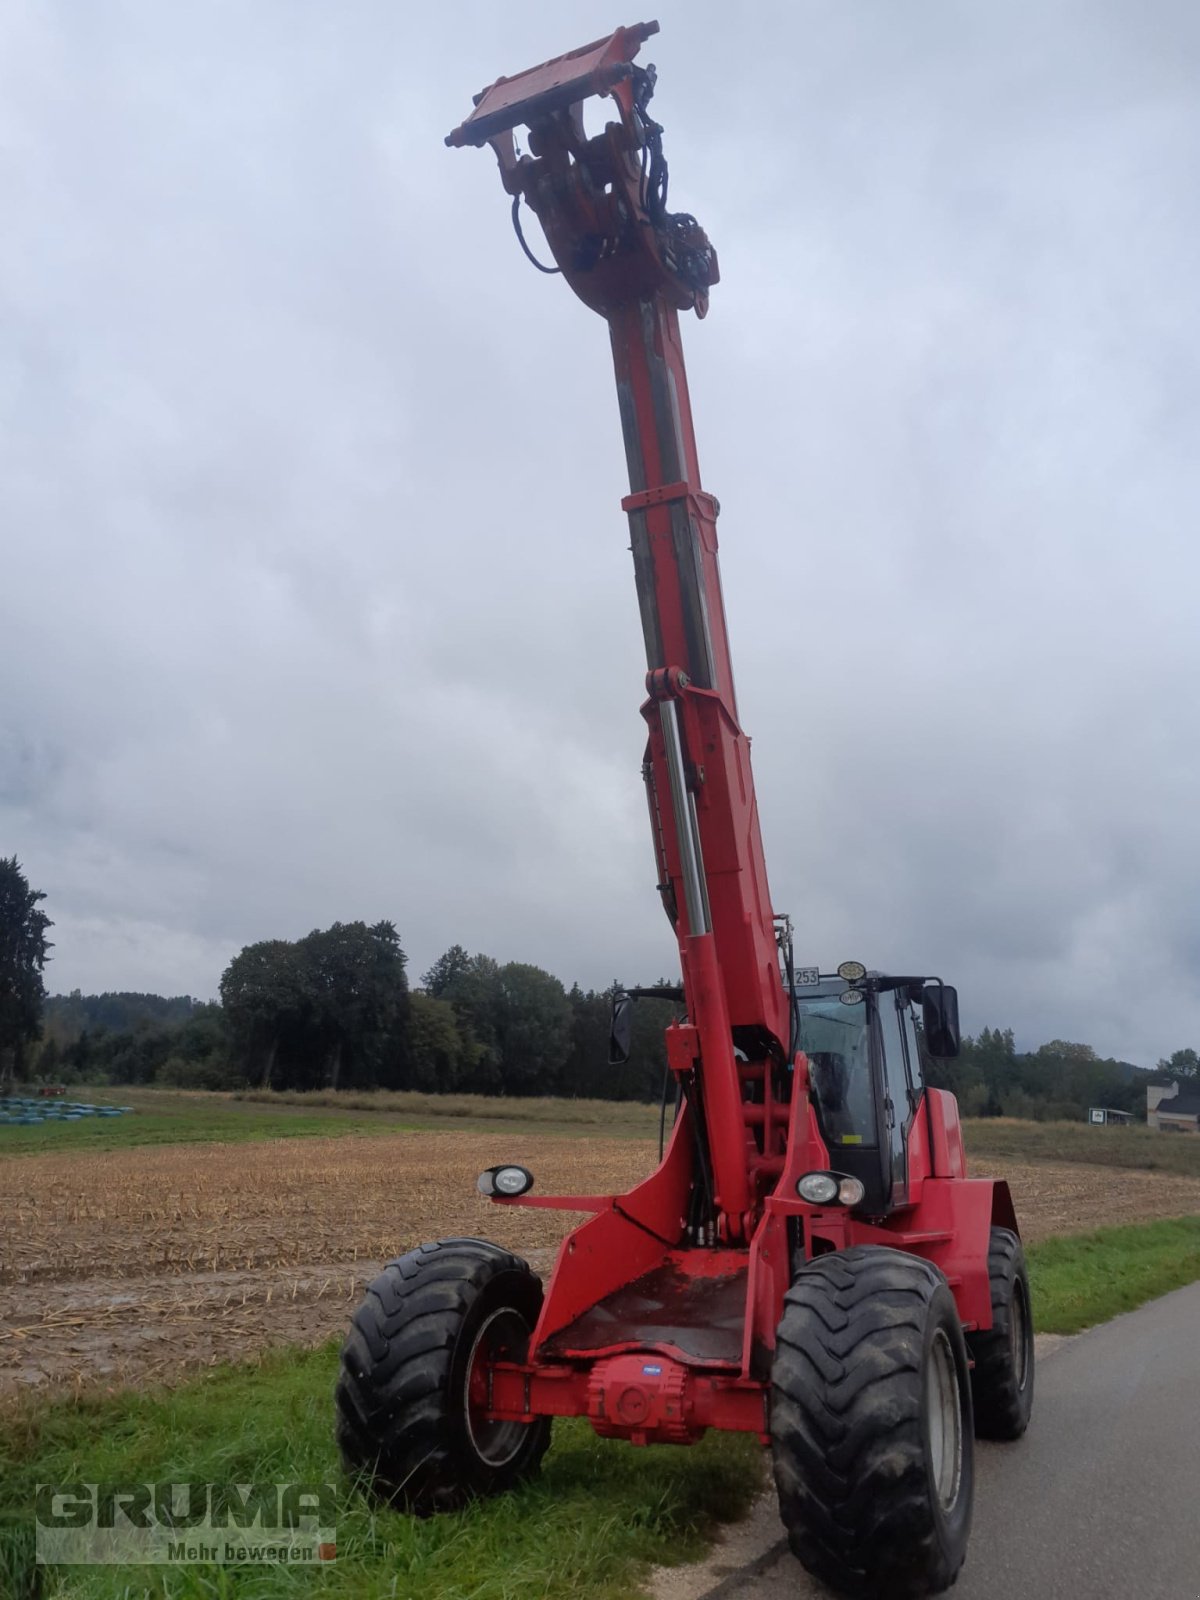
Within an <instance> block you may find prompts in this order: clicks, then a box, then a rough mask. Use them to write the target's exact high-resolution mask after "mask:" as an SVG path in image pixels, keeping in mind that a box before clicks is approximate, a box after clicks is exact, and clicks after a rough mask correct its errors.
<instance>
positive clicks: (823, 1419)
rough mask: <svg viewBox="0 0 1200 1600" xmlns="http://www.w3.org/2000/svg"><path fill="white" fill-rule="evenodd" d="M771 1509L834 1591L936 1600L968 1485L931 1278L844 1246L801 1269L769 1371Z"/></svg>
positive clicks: (947, 1309)
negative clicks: (774, 1497)
mask: <svg viewBox="0 0 1200 1600" xmlns="http://www.w3.org/2000/svg"><path fill="white" fill-rule="evenodd" d="M771 1382H772V1401H771V1444H772V1455H773V1458H774V1466H775V1485H776V1488H777V1489H778V1492H779V1513H780V1517H781V1518H782V1520H783V1524H784V1527H785V1528H786V1529H787V1534H788V1542H789V1543H790V1545H791V1547H792V1550H793V1552H794V1554H795V1555H796V1556H797V1557H798V1559H799V1560H800V1561H801V1562H802V1564H803V1565H804V1566H805V1567H806V1568H807V1569H808V1571H809V1572H811V1573H813V1575H814V1576H815V1577H817V1578H819V1579H820V1580H821V1581H822V1582H824V1583H826V1584H828V1585H829V1586H830V1587H831V1588H833V1589H837V1590H839V1591H840V1592H841V1593H843V1594H847V1595H853V1596H856V1597H861V1600H868V1597H874V1596H882V1595H886V1596H887V1597H888V1600H909V1597H914V1596H920V1595H927V1594H936V1593H938V1592H940V1591H941V1590H942V1589H946V1588H948V1587H949V1586H950V1584H952V1583H953V1582H954V1580H955V1578H956V1577H957V1576H958V1571H959V1568H960V1567H961V1566H962V1563H963V1560H964V1558H965V1556H966V1552H967V1539H968V1537H969V1534H970V1529H971V1502H972V1495H973V1489H974V1469H973V1440H972V1421H971V1389H970V1382H969V1379H968V1369H967V1352H966V1344H965V1341H964V1339H963V1334H962V1327H961V1325H960V1323H959V1320H958V1310H957V1308H956V1306H955V1303H954V1296H953V1295H952V1294H951V1292H950V1289H949V1286H948V1285H947V1283H946V1280H945V1278H944V1277H943V1276H942V1274H941V1273H940V1272H939V1271H938V1270H937V1268H936V1267H934V1266H932V1265H930V1263H929V1262H927V1261H924V1260H922V1259H921V1258H920V1257H918V1256H913V1255H908V1254H906V1253H905V1252H903V1251H900V1250H889V1249H883V1248H881V1247H879V1246H875V1245H856V1246H855V1247H854V1248H852V1249H850V1250H845V1251H841V1252H839V1253H837V1254H833V1255H825V1256H818V1257H817V1258H816V1259H815V1260H812V1261H809V1262H807V1263H805V1265H804V1266H803V1267H801V1269H800V1270H799V1271H798V1272H797V1274H796V1277H795V1281H794V1282H793V1284H792V1287H791V1289H790V1290H789V1291H788V1294H787V1295H786V1297H785V1299H784V1310H783V1316H782V1318H781V1320H780V1323H779V1329H778V1336H777V1342H776V1347H775V1359H774V1364H773V1367H772V1372H771Z"/></svg>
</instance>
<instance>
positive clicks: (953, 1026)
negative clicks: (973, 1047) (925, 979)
mask: <svg viewBox="0 0 1200 1600" xmlns="http://www.w3.org/2000/svg"><path fill="white" fill-rule="evenodd" d="M921 1026H922V1028H923V1029H924V1030H925V1048H926V1049H927V1050H928V1051H929V1054H930V1055H931V1056H939V1057H946V1056H956V1055H957V1054H958V1052H959V1046H960V1035H959V1031H958V990H957V989H952V988H951V987H950V985H949V984H946V983H928V984H926V985H925V988H924V990H923V991H922V993H921Z"/></svg>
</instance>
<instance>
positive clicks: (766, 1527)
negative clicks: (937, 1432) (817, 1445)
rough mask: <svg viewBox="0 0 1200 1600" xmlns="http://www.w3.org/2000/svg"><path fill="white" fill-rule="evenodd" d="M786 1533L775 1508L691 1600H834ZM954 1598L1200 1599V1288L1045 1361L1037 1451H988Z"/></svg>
mask: <svg viewBox="0 0 1200 1600" xmlns="http://www.w3.org/2000/svg"><path fill="white" fill-rule="evenodd" d="M781 1533H782V1529H781V1527H780V1524H779V1521H778V1516H777V1514H776V1512H775V1509H774V1504H773V1503H771V1504H770V1505H766V1504H764V1505H763V1506H761V1507H760V1508H759V1509H758V1511H757V1512H756V1514H755V1516H754V1518H753V1520H752V1522H751V1523H750V1524H747V1525H746V1526H745V1528H744V1529H743V1530H742V1531H741V1533H740V1534H738V1535H736V1536H735V1538H734V1539H733V1540H732V1541H731V1543H730V1544H729V1545H727V1546H726V1547H725V1549H724V1551H723V1552H718V1553H716V1559H715V1560H712V1561H710V1564H709V1576H708V1577H707V1578H705V1579H703V1580H701V1582H700V1583H698V1584H697V1586H696V1588H694V1589H693V1590H691V1593H690V1596H689V1597H688V1600H824V1596H825V1595H826V1591H825V1590H824V1589H822V1588H820V1587H819V1586H818V1585H816V1584H815V1583H813V1581H812V1580H811V1579H810V1578H808V1577H807V1575H806V1574H805V1572H804V1570H803V1568H802V1567H801V1566H800V1565H799V1563H798V1562H796V1561H795V1560H794V1559H793V1557H792V1555H791V1553H790V1552H789V1551H788V1549H787V1546H786V1544H784V1543H782V1541H781V1538H780V1535H781ZM722 1556H723V1559H722ZM672 1592H673V1593H674V1594H677V1595H679V1596H680V1597H681V1600H683V1589H682V1586H680V1587H679V1588H676V1589H674V1590H673V1591H672ZM949 1592H950V1594H951V1596H952V1597H953V1600H1200V1284H1192V1285H1191V1286H1190V1287H1189V1288H1186V1289H1179V1290H1177V1291H1176V1292H1175V1293H1174V1294H1170V1295H1167V1296H1165V1297H1164V1298H1163V1299H1161V1300H1156V1301H1153V1302H1152V1303H1151V1304H1149V1305H1146V1306H1143V1307H1142V1308H1141V1310H1140V1311H1134V1312H1131V1313H1130V1314H1129V1315H1128V1316H1124V1317H1118V1318H1117V1319H1116V1320H1115V1321H1114V1322H1109V1323H1106V1324H1104V1326H1103V1327H1099V1328H1092V1329H1090V1330H1089V1331H1088V1332H1087V1333H1083V1334H1080V1335H1079V1336H1078V1337H1077V1338H1074V1339H1069V1340H1066V1341H1064V1342H1063V1343H1062V1344H1061V1345H1059V1346H1058V1347H1057V1348H1056V1349H1054V1350H1053V1351H1052V1352H1051V1353H1050V1354H1049V1356H1048V1357H1045V1358H1043V1359H1041V1360H1040V1361H1039V1367H1038V1374H1037V1391H1036V1398H1035V1404H1034V1415H1033V1421H1032V1423H1031V1425H1030V1428H1029V1432H1028V1433H1027V1434H1026V1436H1025V1438H1024V1439H1022V1440H1020V1441H1019V1442H1018V1443H1016V1444H1008V1445H995V1444H982V1443H981V1444H978V1445H977V1446H976V1481H975V1516H974V1525H973V1528H972V1533H971V1547H970V1551H969V1553H968V1555H967V1562H966V1566H965V1567H964V1568H963V1571H962V1575H961V1577H960V1578H959V1580H958V1583H957V1584H956V1585H955V1586H954V1588H953V1589H952V1590H951V1591H949Z"/></svg>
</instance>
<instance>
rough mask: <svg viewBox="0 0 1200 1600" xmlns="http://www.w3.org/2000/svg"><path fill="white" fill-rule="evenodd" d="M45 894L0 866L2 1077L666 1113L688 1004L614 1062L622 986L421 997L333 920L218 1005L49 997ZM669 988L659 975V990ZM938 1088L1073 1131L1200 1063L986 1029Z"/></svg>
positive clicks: (423, 992)
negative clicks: (405, 1094)
mask: <svg viewBox="0 0 1200 1600" xmlns="http://www.w3.org/2000/svg"><path fill="white" fill-rule="evenodd" d="M44 898H45V897H44V895H42V894H40V893H39V892H37V891H36V890H32V889H31V888H30V887H29V884H28V882H27V881H26V879H25V877H24V875H23V873H22V872H21V869H20V866H19V864H18V863H17V861H16V859H15V857H14V858H11V859H9V860H4V859H0V1082H2V1081H4V1078H5V1075H6V1074H7V1075H8V1077H9V1078H11V1076H12V1075H13V1073H14V1072H15V1073H16V1075H17V1076H18V1077H21V1076H29V1075H35V1076H37V1077H40V1078H42V1079H43V1080H46V1079H53V1080H59V1081H68V1082H71V1081H74V1082H83V1081H88V1082H103V1081H106V1082H110V1083H114V1084H126V1083H128V1084H146V1083H162V1084H167V1085H172V1086H175V1087H180V1088H209V1089H235V1088H246V1087H259V1088H275V1089H318V1088H321V1089H324V1088H335V1089H336V1088H344V1089H371V1088H385V1089H419V1090H424V1091H426V1092H434V1093H437V1092H449V1091H457V1092H460V1093H476V1094H505V1095H534V1094H537V1095H578V1096H587V1097H589V1098H596V1099H619V1100H627V1099H632V1100H655V1099H657V1098H658V1096H659V1094H660V1093H661V1090H662V1085H663V1077H664V1071H665V1047H664V1043H663V1029H664V1028H665V1027H666V1026H667V1024H668V1023H669V1022H670V1021H671V1020H672V1019H673V1018H674V1017H676V1016H677V1015H679V1007H678V1005H677V1004H676V1002H674V1001H672V1000H670V999H666V998H664V999H663V1000H661V1001H659V1000H655V999H653V998H651V999H647V1000H643V1001H639V1003H638V1004H637V1006H636V1008H635V1011H634V1031H633V1047H632V1050H631V1053H630V1057H629V1060H628V1061H626V1062H624V1063H622V1064H621V1065H619V1066H610V1065H609V1061H608V1034H609V1019H610V1010H611V1003H612V996H613V994H614V992H616V991H617V990H618V989H619V988H620V987H621V986H620V985H619V984H617V983H616V982H614V983H612V984H610V985H609V986H608V987H607V988H605V989H603V990H594V989H588V990H585V989H582V988H581V987H580V986H579V985H578V984H575V985H573V986H572V987H571V988H570V989H567V988H566V987H565V986H564V985H563V984H562V982H561V981H560V980H559V979H558V978H557V977H555V976H554V975H553V974H552V973H550V972H546V971H544V970H543V969H542V968H540V967H536V966H532V965H530V964H528V963H526V962H520V961H509V962H503V963H502V962H500V961H498V960H496V959H495V958H494V957H492V956H489V955H484V954H479V953H477V954H474V955H472V954H468V952H467V951H466V950H465V949H464V948H463V946H462V945H457V944H456V945H452V946H451V948H450V949H449V950H447V951H446V952H445V953H444V954H443V955H441V956H439V957H438V959H437V960H436V961H435V962H434V963H433V965H432V967H430V969H429V971H428V972H426V973H424V974H423V975H422V977H421V980H420V983H419V984H418V985H416V986H413V985H410V983H409V978H408V970H407V968H408V961H407V957H406V956H405V953H404V950H403V948H402V947H401V943H400V938H399V935H398V933H397V931H396V928H395V927H394V925H393V924H392V923H390V922H386V921H385V922H376V923H373V924H367V923H365V922H345V923H343V922H335V923H334V924H333V925H332V926H331V927H329V928H325V929H319V928H318V929H314V930H313V931H312V932H311V933H309V934H306V935H305V936H304V938H302V939H295V940H288V939H269V940H263V941H260V942H259V943H256V944H251V945H247V946H246V947H245V949H243V950H241V951H240V952H239V953H238V954H237V955H236V956H235V957H234V958H233V960H232V961H231V962H230V963H229V965H228V967H227V968H226V969H225V972H224V974H223V975H222V977H221V983H220V1001H219V1002H212V1001H210V1002H201V1001H197V1000H194V999H193V998H192V997H191V996H188V995H175V996H162V995H153V994H137V993H106V994H101V995H83V994H81V993H80V992H79V991H78V990H76V991H74V992H73V993H71V994H69V995H58V996H55V997H53V998H51V999H47V997H46V994H45V988H44V984H43V979H42V972H43V968H44V966H45V963H46V961H47V959H48V958H49V951H50V949H51V948H52V947H51V945H50V943H49V941H48V940H47V938H46V933H47V930H48V929H49V928H50V927H51V926H52V924H51V922H50V920H49V918H48V917H47V915H46V914H45V912H43V911H42V910H41V909H40V902H41V901H42V900H43V899H44ZM667 986H668V985H667V983H666V980H662V987H664V988H666V987H667ZM926 1071H927V1077H928V1080H929V1082H931V1083H933V1084H935V1085H939V1086H941V1087H944V1088H948V1089H951V1090H953V1091H954V1093H955V1094H956V1095H957V1096H958V1100H959V1104H960V1106H961V1108H962V1111H963V1113H964V1114H965V1115H967V1116H1014V1117H1032V1118H1036V1119H1039V1120H1044V1119H1056V1118H1075V1117H1078V1116H1079V1115H1080V1114H1081V1113H1084V1112H1086V1110H1087V1109H1088V1107H1089V1106H1107V1107H1110V1108H1112V1109H1115V1110H1122V1111H1128V1112H1130V1113H1132V1114H1133V1115H1134V1116H1144V1115H1145V1103H1146V1095H1145V1091H1146V1086H1147V1084H1149V1083H1154V1082H1156V1081H1163V1080H1164V1079H1167V1078H1176V1079H1181V1080H1200V1055H1198V1054H1197V1052H1196V1051H1195V1050H1193V1049H1182V1050H1177V1051H1175V1053H1174V1054H1173V1055H1172V1056H1170V1057H1168V1058H1166V1059H1164V1060H1161V1061H1160V1062H1159V1063H1158V1072H1157V1073H1156V1074H1149V1073H1146V1072H1144V1071H1142V1070H1140V1069H1139V1068H1137V1067H1135V1066H1133V1065H1131V1064H1130V1063H1129V1062H1124V1061H1117V1060H1113V1059H1111V1058H1101V1057H1099V1056H1098V1055H1097V1054H1096V1052H1095V1051H1094V1050H1093V1049H1092V1048H1091V1046H1089V1045H1086V1044H1077V1043H1072V1042H1070V1041H1066V1040H1061V1039H1055V1040H1051V1041H1050V1042H1049V1043H1048V1044H1044V1045H1042V1046H1040V1048H1038V1049H1037V1050H1034V1051H1028V1052H1024V1053H1018V1051H1017V1050H1016V1047H1015V1043H1014V1039H1013V1033H1012V1030H1011V1029H1002V1028H984V1029H983V1031H982V1032H981V1033H980V1034H979V1035H978V1036H977V1037H975V1038H967V1039H964V1041H963V1048H962V1053H961V1055H960V1056H959V1057H958V1058H957V1059H955V1060H953V1061H935V1060H931V1061H929V1062H927V1064H926Z"/></svg>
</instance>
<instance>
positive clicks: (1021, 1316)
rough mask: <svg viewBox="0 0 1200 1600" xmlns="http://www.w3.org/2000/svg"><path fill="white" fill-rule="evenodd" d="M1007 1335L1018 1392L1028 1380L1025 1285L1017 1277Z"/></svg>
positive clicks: (1027, 1318) (1027, 1317) (1027, 1316)
mask: <svg viewBox="0 0 1200 1600" xmlns="http://www.w3.org/2000/svg"><path fill="white" fill-rule="evenodd" d="M1008 1337H1009V1340H1010V1343H1011V1346H1012V1365H1013V1372H1014V1373H1015V1374H1016V1379H1017V1390H1018V1392H1020V1391H1021V1390H1023V1389H1024V1388H1025V1385H1026V1383H1028V1381H1029V1307H1028V1306H1027V1305H1026V1304H1025V1285H1024V1284H1023V1283H1022V1282H1021V1280H1020V1279H1019V1278H1018V1279H1017V1281H1016V1283H1015V1284H1014V1285H1013V1300H1012V1312H1011V1314H1010V1317H1009V1327H1008Z"/></svg>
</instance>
